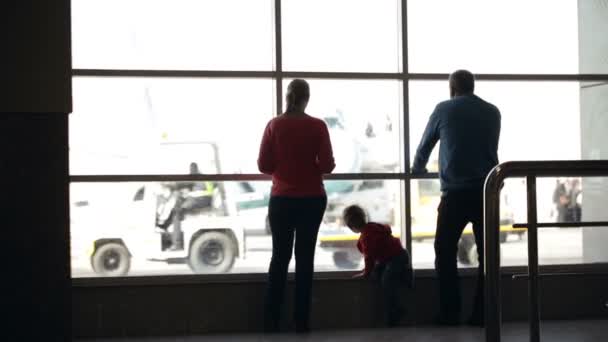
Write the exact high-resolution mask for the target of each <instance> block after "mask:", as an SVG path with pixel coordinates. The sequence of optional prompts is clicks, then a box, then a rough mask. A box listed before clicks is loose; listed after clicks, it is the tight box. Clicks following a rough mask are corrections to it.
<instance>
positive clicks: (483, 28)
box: [408, 0, 606, 74]
mask: <svg viewBox="0 0 608 342" xmlns="http://www.w3.org/2000/svg"><path fill="white" fill-rule="evenodd" d="M577 3H580V1H574V0H561V1H555V0H536V1H526V0H516V1H500V0H494V1H487V0H466V1H445V0H430V1H429V0H410V1H408V44H409V46H408V51H409V60H408V62H409V71H410V72H434V73H436V72H444V73H447V72H452V71H454V70H456V69H462V68H466V69H470V70H472V71H474V72H477V73H541V74H542V73H565V74H568V73H578V70H579V63H578V61H579V54H578V51H579V38H578V23H579V20H578V10H577ZM599 18H601V16H600V17H598V20H597V22H601V20H600V19H599ZM603 18H605V16H604V17H603ZM604 21H605V20H604ZM589 29H590V28H589ZM594 36H595V37H596V38H597V37H598V36H597V34H594ZM600 36H601V35H600ZM587 48H591V47H590V46H589V47H587ZM603 70H604V71H605V70H606V69H605V68H604V69H603ZM598 71H600V70H596V72H598Z"/></svg>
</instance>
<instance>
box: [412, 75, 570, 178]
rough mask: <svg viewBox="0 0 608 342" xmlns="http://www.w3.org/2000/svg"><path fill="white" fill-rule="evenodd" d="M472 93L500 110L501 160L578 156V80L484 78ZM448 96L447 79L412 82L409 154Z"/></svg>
mask: <svg viewBox="0 0 608 342" xmlns="http://www.w3.org/2000/svg"><path fill="white" fill-rule="evenodd" d="M476 93H477V94H478V95H479V96H480V97H481V98H483V99H484V100H486V101H489V102H491V103H493V104H494V105H496V106H497V107H498V109H499V110H500V112H501V115H502V128H501V134H500V143H499V152H498V157H499V160H500V161H501V162H505V161H509V160H572V159H580V158H581V130H580V127H581V123H580V115H579V113H580V112H581V109H580V100H579V98H580V85H579V83H576V82H489V81H483V82H477V83H476ZM448 98H449V94H448V85H447V81H445V82H443V81H416V82H411V83H410V120H411V121H410V122H411V125H410V127H411V130H412V131H411V133H410V136H411V146H410V148H411V149H410V151H411V153H412V159H413V156H414V154H415V152H416V148H417V147H418V143H419V142H420V139H421V137H422V133H423V132H424V128H425V126H426V123H427V121H428V118H429V116H430V115H431V113H432V111H433V109H434V108H435V106H436V105H437V104H438V103H439V102H441V101H444V100H447V99H448ZM438 150H439V149H438V146H437V147H436V148H435V150H434V151H433V154H432V155H431V158H430V159H429V167H428V169H429V170H430V171H436V170H437V160H438V158H437V156H438Z"/></svg>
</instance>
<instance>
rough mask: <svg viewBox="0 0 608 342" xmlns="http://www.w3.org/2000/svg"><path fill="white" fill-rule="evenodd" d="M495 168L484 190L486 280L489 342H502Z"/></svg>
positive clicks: (498, 198) (498, 215)
mask: <svg viewBox="0 0 608 342" xmlns="http://www.w3.org/2000/svg"><path fill="white" fill-rule="evenodd" d="M497 170H499V169H497V168H495V169H494V170H493V171H492V172H490V175H489V176H488V178H487V179H486V184H485V188H484V233H485V234H484V256H485V260H484V262H485V263H484V277H485V310H484V311H485V324H486V331H485V334H486V341H487V342H500V335H501V333H500V328H501V321H502V318H501V315H502V310H501V302H500V298H501V296H500V239H499V229H500V228H499V227H500V225H499V223H500V184H501V183H502V179H501V177H499V176H498V175H497V174H498V172H499V171H497Z"/></svg>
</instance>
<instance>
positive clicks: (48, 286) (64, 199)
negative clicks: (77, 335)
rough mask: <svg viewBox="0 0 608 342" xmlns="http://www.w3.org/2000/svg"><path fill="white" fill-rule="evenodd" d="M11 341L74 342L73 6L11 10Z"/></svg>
mask: <svg viewBox="0 0 608 342" xmlns="http://www.w3.org/2000/svg"><path fill="white" fill-rule="evenodd" d="M0 30H1V32H2V40H1V43H0V44H1V45H0V46H1V53H0V75H2V76H1V77H0V94H1V95H0V131H1V132H0V156H1V157H0V189H1V191H2V194H1V196H0V208H2V219H1V221H0V222H1V226H2V242H3V248H2V260H4V261H5V263H4V264H3V268H2V272H3V276H2V293H3V297H2V298H3V301H2V306H1V308H0V311H1V317H2V331H1V332H0V334H1V335H2V340H3V341H70V340H71V319H70V317H71V315H70V309H71V305H70V302H71V295H70V266H69V262H70V261H69V232H68V227H69V212H68V210H69V209H68V203H69V201H68V186H69V185H68V118H67V113H69V112H70V110H71V80H70V75H71V66H70V64H71V63H70V2H69V0H56V1H32V0H20V1H9V2H6V3H3V5H2V10H1V11H0Z"/></svg>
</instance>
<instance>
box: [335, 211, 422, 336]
mask: <svg viewBox="0 0 608 342" xmlns="http://www.w3.org/2000/svg"><path fill="white" fill-rule="evenodd" d="M342 216H343V219H344V223H346V225H347V226H348V228H350V229H351V230H352V231H353V232H355V233H361V235H360V237H359V241H358V242H357V248H358V249H359V251H360V252H361V254H363V256H364V258H365V269H364V270H363V272H361V273H358V274H356V275H355V276H354V277H355V278H360V277H363V278H369V277H373V278H374V279H376V280H379V281H380V284H381V287H382V292H383V297H384V308H385V312H386V322H387V324H388V326H391V327H392V326H397V325H398V324H399V320H400V318H401V316H402V315H403V314H404V309H403V307H402V306H401V296H400V294H401V288H402V287H403V285H407V287H409V288H410V289H411V288H413V281H414V276H413V270H412V265H411V263H410V256H409V253H408V252H407V250H406V249H405V248H403V246H401V242H400V241H399V239H398V238H396V237H394V236H393V235H392V233H391V227H389V226H388V225H384V224H379V223H374V222H368V221H367V218H366V215H365V211H364V210H363V209H362V208H361V207H359V206H358V205H351V206H349V207H347V208H346V209H344V212H343V215H342Z"/></svg>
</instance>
